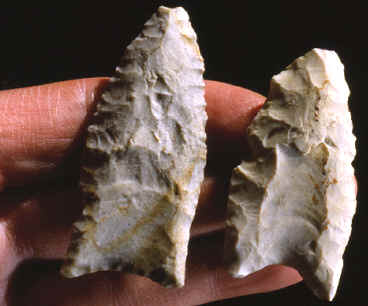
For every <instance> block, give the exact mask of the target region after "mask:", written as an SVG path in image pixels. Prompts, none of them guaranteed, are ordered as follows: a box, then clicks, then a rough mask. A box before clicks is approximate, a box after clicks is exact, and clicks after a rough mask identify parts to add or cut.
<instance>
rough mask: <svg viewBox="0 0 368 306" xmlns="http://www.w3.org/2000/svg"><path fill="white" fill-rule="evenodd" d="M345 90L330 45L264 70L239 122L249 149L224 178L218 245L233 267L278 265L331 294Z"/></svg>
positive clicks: (345, 165)
mask: <svg viewBox="0 0 368 306" xmlns="http://www.w3.org/2000/svg"><path fill="white" fill-rule="evenodd" d="M348 96H349V89H348V86H347V84H346V82H345V78H344V67H343V65H342V63H341V61H340V59H339V58H338V56H337V54H336V53H335V52H333V51H327V50H321V49H313V50H312V51H310V52H308V53H307V54H305V55H304V56H302V57H300V58H298V59H297V60H296V61H294V62H293V63H292V64H291V65H290V66H288V67H287V68H286V70H285V71H283V72H281V73H280V74H278V75H276V76H274V77H273V78H272V80H271V88H270V93H269V97H268V100H267V102H266V104H265V105H264V107H263V108H262V109H261V110H260V111H259V113H258V114H257V115H256V117H255V120H254V121H253V123H252V124H251V125H250V127H249V129H248V138H249V141H250V143H251V147H252V151H253V157H252V158H251V159H250V160H249V159H248V160H246V161H243V162H242V163H241V165H240V166H238V167H237V168H236V169H235V170H234V172H233V176H232V180H231V189H230V196H229V202H228V213H229V217H228V221H227V235H226V237H227V238H226V247H225V252H226V257H227V260H228V262H229V264H230V265H229V267H230V268H229V270H230V272H231V274H232V275H233V276H235V277H243V276H246V275H248V274H250V273H252V272H255V271H257V270H260V269H262V268H264V267H265V266H267V265H271V264H285V265H289V266H292V267H294V268H296V269H297V270H298V271H299V272H300V274H301V275H302V276H303V278H304V280H305V282H306V284H307V285H308V286H309V287H310V288H311V289H312V290H313V292H314V293H315V294H316V295H317V296H318V297H320V298H322V299H327V300H332V299H333V297H334V296H335V293H336V289H337V286H338V283H339V278H340V274H341V270H342V266H343V260H342V256H343V253H344V249H345V247H346V244H347V243H348V240H349V236H350V232H351V222H352V218H353V215H354V213H355V208H356V195H355V185H354V170H353V167H352V165H351V163H352V161H353V159H354V156H355V137H354V135H353V134H352V121H351V118H350V113H349V109H348Z"/></svg>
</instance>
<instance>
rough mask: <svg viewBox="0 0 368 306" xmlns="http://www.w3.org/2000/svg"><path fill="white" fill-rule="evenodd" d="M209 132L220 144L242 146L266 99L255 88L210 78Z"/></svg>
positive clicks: (208, 99) (208, 89) (207, 85)
mask: <svg viewBox="0 0 368 306" xmlns="http://www.w3.org/2000/svg"><path fill="white" fill-rule="evenodd" d="M205 98H206V102H207V108H206V110H207V114H208V121H207V127H206V130H207V135H208V137H209V138H210V140H214V141H215V142H217V143H222V144H225V143H226V144H231V145H235V146H238V147H239V146H242V143H243V139H244V133H245V129H246V128H247V127H248V126H249V124H250V123H251V121H252V119H253V118H254V116H255V115H256V113H257V112H258V110H259V109H260V108H261V107H262V105H263V104H264V102H265V100H266V98H265V97H263V96H262V95H260V94H258V93H256V92H253V91H251V90H248V89H245V88H242V87H239V86H234V85H230V84H226V83H222V82H217V81H206V94H205Z"/></svg>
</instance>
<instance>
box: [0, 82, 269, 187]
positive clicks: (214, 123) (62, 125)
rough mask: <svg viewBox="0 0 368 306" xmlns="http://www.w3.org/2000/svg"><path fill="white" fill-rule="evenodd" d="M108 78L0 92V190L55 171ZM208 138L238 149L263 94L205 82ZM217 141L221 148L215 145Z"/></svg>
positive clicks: (76, 139) (74, 142)
mask: <svg viewBox="0 0 368 306" xmlns="http://www.w3.org/2000/svg"><path fill="white" fill-rule="evenodd" d="M107 81H108V79H107V78H88V79H79V80H72V81H65V82H59V83H53V84H46V85H41V86H34V87H28V88H20V89H13V90H6V91H0V189H2V188H4V187H5V186H14V185H21V184H24V183H26V182H29V181H32V180H34V179H35V178H39V177H41V176H45V174H49V173H51V172H52V171H54V170H55V169H56V168H57V167H58V166H60V165H61V164H62V162H63V161H65V159H66V158H67V157H68V156H69V155H70V153H71V152H73V150H74V149H75V148H76V146H77V145H78V144H79V143H80V138H81V134H82V132H83V130H84V128H85V125H86V123H87V121H88V117H89V116H90V115H91V113H92V112H93V109H94V105H95V100H96V97H98V95H99V92H100V90H101V88H103V86H104V85H105V84H106V82H107ZM206 100H207V112H208V124H207V136H208V140H209V145H210V150H211V144H212V143H213V144H216V145H215V146H212V147H217V148H220V147H222V146H223V144H225V145H226V146H230V147H232V146H233V145H234V147H237V146H238V145H239V142H241V134H242V133H244V128H245V126H246V125H247V124H248V123H249V122H250V120H251V118H252V117H253V116H254V114H255V112H256V111H257V110H258V109H259V107H261V105H262V104H263V102H264V98H263V97H262V96H260V95H258V94H256V93H254V92H251V91H248V90H246V89H243V88H240V87H236V86H232V85H228V84H224V83H220V82H214V81H207V82H206ZM218 144H220V146H218Z"/></svg>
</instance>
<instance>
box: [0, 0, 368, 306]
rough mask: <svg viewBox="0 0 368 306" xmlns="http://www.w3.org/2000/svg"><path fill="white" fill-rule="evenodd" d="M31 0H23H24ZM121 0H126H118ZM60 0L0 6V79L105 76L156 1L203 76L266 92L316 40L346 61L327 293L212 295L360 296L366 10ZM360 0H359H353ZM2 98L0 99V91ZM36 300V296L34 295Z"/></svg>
mask: <svg viewBox="0 0 368 306" xmlns="http://www.w3.org/2000/svg"><path fill="white" fill-rule="evenodd" d="M30 2H31V1H30ZM125 2H126V3H125ZM336 2H339V1H315V2H313V1H306V2H304V1H293V2H287V1H215V0H214V1H205V0H202V1H201V0H193V1H190V0H184V1H149V0H147V1H145V0H141V1H129V2H128V1H124V0H121V1H119V2H109V1H99V2H98V3H96V4H93V3H91V1H90V2H77V1H75V3H74V4H72V5H71V4H67V2H63V1H57V2H54V1H49V2H43V4H42V5H39V6H37V4H35V3H34V2H32V3H31V4H21V5H11V7H10V6H7V7H5V6H4V4H1V7H0V39H1V40H0V60H1V64H0V88H1V89H7V88H14V87H21V86H29V85H36V84H42V83H46V82H53V81H61V80H66V79H73V78H80V77H89V76H109V75H111V74H112V73H113V71H114V67H115V66H116V64H117V63H118V61H119V58H120V56H121V54H122V50H123V49H124V48H125V47H126V46H127V44H128V43H129V42H130V41H131V40H132V39H133V38H134V37H135V36H136V35H137V34H138V33H139V31H140V29H141V28H142V25H143V23H144V22H145V21H146V20H147V19H148V18H149V17H150V16H151V15H152V13H153V12H154V11H155V10H156V8H157V6H158V5H159V4H164V5H167V6H171V7H174V6H178V5H180V6H183V7H185V8H186V9H187V11H188V12H189V14H190V16H191V20H192V23H193V27H194V28H195V30H196V31H197V34H198V38H199V43H200V47H201V51H202V55H203V57H204V58H205V60H206V74H205V77H206V78H207V79H213V80H219V81H224V82H229V83H232V84H236V85H239V86H243V87H247V88H249V89H252V90H254V91H257V92H260V93H261V94H263V95H267V91H268V85H269V80H270V78H271V77H272V75H274V74H276V73H278V72H280V71H281V70H282V69H283V68H284V67H285V66H286V65H288V64H289V63H291V62H292V61H293V60H294V59H295V58H296V57H298V56H300V55H302V54H304V53H305V52H307V51H308V50H310V49H312V48H314V47H319V48H327V49H334V50H335V51H337V53H338V54H339V55H340V57H341V59H342V61H343V63H344V64H345V71H346V78H347V80H348V83H349V86H350V89H351V91H352V94H351V97H350V107H351V110H352V117H353V122H354V132H355V134H356V135H358V140H357V150H358V153H357V157H356V160H355V162H354V165H355V167H356V176H357V179H358V183H359V188H360V191H359V194H358V210H357V215H356V217H355V219H354V224H353V232H352V238H351V240H350V244H349V247H348V249H347V251H346V253H345V266H344V270H343V275H342V278H341V284H340V287H339V290H338V293H337V296H336V299H335V301H334V302H333V303H332V304H331V303H328V302H321V301H318V300H317V299H316V298H315V297H314V296H313V295H312V294H311V292H310V291H309V290H308V289H307V288H306V287H305V286H304V284H298V285H295V286H292V287H290V288H287V289H283V290H279V291H276V292H273V293H267V294H259V295H253V296H246V297H241V298H236V299H231V300H227V301H223V302H217V303H212V304H211V305H298V306H302V305H303V306H304V305H306V306H311V305H312V306H319V305H367V304H368V302H365V300H366V298H365V297H364V296H365V293H366V292H365V291H367V289H366V287H367V285H366V281H365V279H364V276H365V274H366V271H367V264H366V262H365V261H366V260H367V259H368V256H367V255H368V251H367V249H368V246H367V245H368V243H367V242H368V238H367V236H368V234H367V232H368V231H367V225H366V224H365V222H367V221H368V219H367V214H368V208H367V206H366V205H365V202H366V200H367V192H366V190H365V182H366V181H367V178H366V176H367V174H366V172H365V169H366V167H367V166H366V164H367V158H366V156H367V154H368V152H367V143H366V141H365V133H364V132H365V130H366V126H367V121H368V120H366V119H365V118H364V115H365V109H366V108H365V102H366V100H367V99H366V98H365V97H363V90H364V86H365V83H364V81H365V79H366V75H367V73H368V71H367V66H365V63H364V56H367V54H368V52H367V51H368V49H367V48H366V47H365V46H364V42H365V41H366V40H367V29H368V26H367V21H366V18H367V17H366V16H365V15H366V13H368V11H367V10H366V9H364V8H363V5H360V4H359V1H355V2H354V1H350V2H349V1H341V2H340V4H339V3H336ZM362 2H363V1H362ZM0 103H1V101H0ZM41 306H43V305H41Z"/></svg>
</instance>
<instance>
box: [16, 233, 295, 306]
mask: <svg viewBox="0 0 368 306" xmlns="http://www.w3.org/2000/svg"><path fill="white" fill-rule="evenodd" d="M222 244H223V234H222V233H218V234H215V235H212V236H211V237H206V238H201V239H197V240H196V241H193V242H192V244H191V246H190V251H189V258H188V263H189V266H188V269H187V282H186V285H185V287H183V288H177V289H166V288H163V287H161V286H159V285H158V284H156V283H153V282H152V281H150V280H148V279H146V278H143V277H139V276H136V275H131V274H125V273H118V272H100V273H95V274H91V275H86V276H83V277H80V278H77V279H63V278H62V277H60V276H59V275H58V273H57V266H56V265H55V266H54V269H53V270H52V269H48V271H45V273H44V275H42V276H41V277H40V276H38V279H36V280H33V281H29V282H28V286H27V287H26V288H25V291H24V292H19V291H18V296H19V297H22V299H23V300H22V302H23V303H22V302H21V301H19V300H17V302H18V303H17V304H16V305H29V304H32V305H55V306H60V305H80V306H83V305H152V306H155V305H178V306H180V305H199V304H203V303H207V302H211V301H216V300H221V299H225V298H230V297H235V296H240V295H246V294H251V293H257V292H265V291H271V290H276V289H279V288H281V287H285V286H289V285H291V284H294V283H296V282H299V281H300V280H301V277H300V276H299V274H298V273H297V272H296V271H295V270H293V269H291V268H287V267H283V266H272V267H268V268H265V269H264V270H261V271H258V272H256V273H254V274H252V275H250V276H248V277H246V278H242V279H234V278H232V277H230V276H229V275H228V274H227V272H226V271H225V269H224V268H223V266H222V255H221V252H219V249H221V246H222ZM21 276H22V271H21V269H20V270H19V272H18V279H15V280H14V282H17V281H18V282H19V281H20V280H21Z"/></svg>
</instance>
